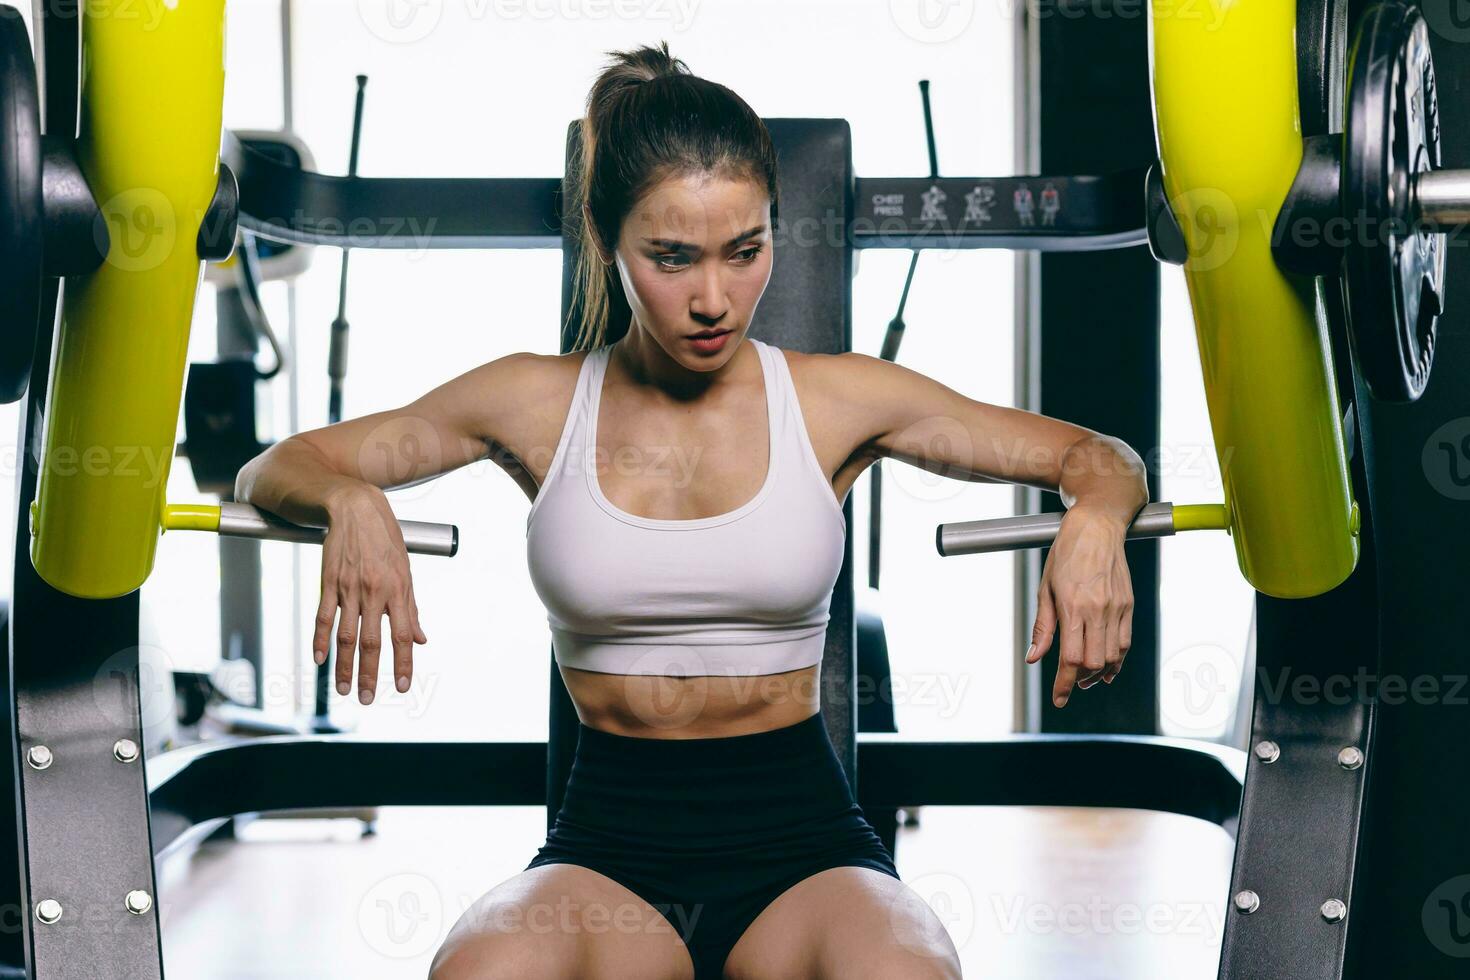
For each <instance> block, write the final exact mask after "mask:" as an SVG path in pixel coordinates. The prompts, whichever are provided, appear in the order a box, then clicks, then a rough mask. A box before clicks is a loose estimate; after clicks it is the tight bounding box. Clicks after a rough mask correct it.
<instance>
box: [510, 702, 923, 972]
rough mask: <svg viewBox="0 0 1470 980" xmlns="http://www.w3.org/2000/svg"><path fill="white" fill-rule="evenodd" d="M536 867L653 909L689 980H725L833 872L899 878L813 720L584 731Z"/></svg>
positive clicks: (819, 719) (823, 733)
mask: <svg viewBox="0 0 1470 980" xmlns="http://www.w3.org/2000/svg"><path fill="white" fill-rule="evenodd" d="M543 864H575V865H580V866H582V867H585V868H590V869H592V870H593V871H596V872H598V873H600V874H603V875H606V876H607V877H609V878H611V879H613V880H614V881H616V882H618V883H619V884H621V885H623V886H625V887H626V888H628V889H630V890H631V891H633V892H634V893H635V894H637V895H638V896H639V897H640V898H642V899H643V900H644V901H646V902H648V903H649V904H650V905H652V906H653V907H654V908H656V909H658V910H659V912H660V913H662V914H663V916H664V918H665V919H667V920H668V922H669V924H670V925H672V926H673V928H674V931H675V932H676V933H677V934H678V935H679V936H680V937H681V938H682V939H683V940H684V944H685V945H686V946H687V947H688V949H689V953H690V956H691V958H692V959H693V960H694V976H695V980H719V978H720V976H721V973H722V971H723V968H724V964H725V958H726V957H727V956H728V955H729V953H730V950H731V949H732V948H734V946H735V944H736V942H738V941H739V939H740V936H741V934H742V933H744V932H745V929H746V927H747V926H749V925H750V923H751V922H753V921H754V920H755V918H756V916H758V915H759V914H760V913H761V910H762V909H764V908H765V907H766V906H767V905H769V904H770V903H771V902H772V901H773V900H774V899H775V898H776V897H777V896H779V895H780V894H781V893H782V892H783V891H785V890H786V889H787V888H790V887H791V886H792V885H794V884H796V883H797V882H799V881H801V880H802V879H803V878H807V877H809V876H811V875H814V874H816V873H817V872H819V871H824V870H826V869H828V868H839V867H861V868H872V869H873V870H875V871H879V872H882V873H883V874H886V875H891V876H892V877H894V878H897V877H898V870H897V869H896V868H895V867H894V864H893V858H892V856H891V855H890V854H889V853H888V849H887V848H886V847H884V846H883V841H882V839H881V838H879V837H878V834H877V833H876V832H875V831H874V830H873V828H872V826H871V825H870V824H869V823H868V821H867V819H866V818H865V817H864V816H863V812H862V809H861V808H860V807H859V806H858V804H857V801H856V800H855V799H854V798H853V794H852V789H851V788H850V787H849V785H848V782H847V777H846V775H845V774H844V773H843V770H842V766H841V764H840V763H839V762H838V761H837V754H836V753H835V752H834V751H833V750H832V743H831V741H830V740H829V739H828V737H827V730H826V728H824V727H823V725H822V717H821V715H820V714H814V715H812V716H811V717H809V718H807V719H806V720H804V721H800V722H797V723H796V724H795V725H790V726H788V727H786V728H777V729H772V730H770V731H765V732H756V733H755V734H751V735H734V736H730V737H728V738H695V739H663V738H635V737H632V736H628V735H614V734H611V733H608V732H604V731H601V730H599V729H594V728H588V727H587V726H585V725H579V726H578V740H577V751H576V756H575V759H574V761H573V763H572V772H571V776H570V778H569V779H568V781H567V790H566V798H565V800H564V801H563V803H562V807H561V810H560V812H559V813H558V814H557V817H556V821H555V822H554V824H553V826H552V829H551V833H550V834H549V835H548V836H547V838H546V843H545V845H544V846H542V848H541V849H540V850H539V851H537V852H536V857H535V858H534V859H532V861H531V863H530V864H529V865H527V870H529V869H530V868H536V867H540V866H541V865H543Z"/></svg>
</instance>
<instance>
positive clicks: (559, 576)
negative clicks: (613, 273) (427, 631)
mask: <svg viewBox="0 0 1470 980" xmlns="http://www.w3.org/2000/svg"><path fill="white" fill-rule="evenodd" d="M747 341H748V342H749V343H751V344H753V345H754V346H755V349H756V351H757V352H758V353H759V354H760V361H761V372H762V374H763V375H764V378H765V391H766V410H767V421H768V422H769V424H770V442H769V445H770V454H769V455H770V462H769V465H768V468H767V471H766V480H765V483H764V484H763V485H762V486H761V488H760V490H758V491H757V492H756V494H755V496H754V497H752V498H750V500H748V501H746V502H745V503H744V504H743V505H741V506H740V507H738V508H736V509H735V510H732V511H729V512H727V513H724V514H717V515H715V516H713V517H700V518H695V519H692V520H655V519H652V518H647V517H638V516H636V515H634V514H629V513H627V512H626V511H623V510H620V509H618V508H617V507H616V506H614V505H613V504H612V502H611V501H609V500H608V499H607V497H605V496H604V495H603V493H602V488H601V486H600V485H599V483H598V480H597V469H596V465H595V462H596V458H597V457H596V455H595V452H594V450H595V447H596V445H597V415H598V408H599V406H600V405H601V402H602V385H603V378H604V376H605V375H606V372H607V361H608V357H609V355H610V353H611V350H612V348H611V345H608V346H604V347H600V348H598V349H596V350H593V351H590V352H589V353H588V354H587V357H586V358H585V359H584V360H583V362H582V369H581V373H580V374H579V375H578V377H577V388H576V391H575V393H574V394H573V396H572V404H571V409H570V411H569V412H568V414H567V420H566V423H565V425H564V426H563V428H562V433H561V440H560V442H559V443H558V444H557V447H556V455H555V456H554V457H553V458H552V461H551V466H550V467H549V468H548V470H547V474H546V480H545V482H544V483H543V484H542V486H541V489H540V491H539V493H538V494H537V495H536V500H535V502H534V503H533V504H532V506H531V512H530V514H528V515H527V516H526V560H527V563H528V565H529V566H530V572H531V581H532V584H533V585H534V586H535V589H536V592H537V594H538V595H539V596H540V597H541V601H542V602H543V603H544V604H545V606H546V610H547V614H548V615H547V622H548V623H549V624H550V626H551V636H552V647H553V649H554V650H555V653H556V660H557V663H559V664H562V665H563V666H567V667H574V668H577V669H580V670H592V671H600V672H602V673H610V674H660V675H666V676H677V677H695V676H705V675H718V676H751V675H757V674H776V673H782V672H784V671H788V670H796V669H798V668H801V667H809V666H812V665H813V664H817V663H820V662H821V660H822V647H823V644H824V641H825V638H826V632H827V620H828V607H829V606H830V604H831V601H832V589H833V586H834V585H835V584H836V582H837V575H838V573H839V571H840V570H841V568H842V558H843V551H844V545H845V543H846V535H847V521H846V518H845V517H844V516H843V513H842V508H841V507H840V506H838V503H837V499H836V496H835V495H834V494H833V492H832V485H831V482H830V481H829V480H828V479H827V477H826V475H825V474H824V473H823V472H822V469H821V466H820V465H819V464H818V462H817V457H816V453H815V452H813V450H812V445H811V441H810V439H809V438H808V436H807V430H806V423H805V422H804V421H803V419H802V415H801V406H800V405H799V404H798V402H797V398H796V389H795V387H794V386H793V384H792V382H791V374H790V371H789V370H788V368H787V364H786V356H785V355H784V354H782V353H781V351H780V350H779V349H778V348H776V347H772V346H771V345H769V344H765V343H762V342H761V341H758V340H755V339H754V338H747Z"/></svg>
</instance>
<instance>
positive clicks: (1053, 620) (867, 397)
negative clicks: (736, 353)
mask: <svg viewBox="0 0 1470 980" xmlns="http://www.w3.org/2000/svg"><path fill="white" fill-rule="evenodd" d="M827 361H828V364H829V365H830V366H831V367H832V368H835V370H831V371H828V372H823V373H825V374H827V380H828V385H826V386H824V387H827V388H828V391H829V392H830V393H834V394H835V393H839V392H846V393H848V396H847V397H846V398H844V399H843V400H844V401H846V402H847V403H848V406H849V409H850V414H849V415H848V424H850V425H852V426H854V429H853V430H852V431H853V432H854V433H855V434H856V436H857V438H858V439H859V440H860V443H859V446H858V449H857V450H856V451H857V453H858V454H859V455H864V456H868V457H871V458H873V459H875V460H876V459H882V458H889V459H897V460H901V461H902V462H905V463H910V464H912V465H914V466H918V467H922V468H923V469H925V470H928V471H930V472H933V473H937V474H939V475H941V476H946V477H950V478H953V479H957V480H967V481H971V482H988V483H1019V484H1023V485H1025V486H1031V487H1038V488H1040V489H1043V490H1051V491H1053V492H1055V493H1058V494H1060V495H1061V498H1062V503H1063V504H1065V505H1066V508H1067V511H1066V514H1065V515H1064V516H1063V518H1062V525H1061V529H1060V530H1059V531H1058V533H1057V537H1056V541H1055V542H1054V543H1053V544H1052V545H1051V550H1050V552H1049V554H1048V555H1047V560H1046V565H1045V567H1044V569H1043V570H1042V575H1041V588H1040V593H1039V595H1038V597H1037V598H1038V601H1037V615H1036V622H1035V625H1034V626H1033V627H1032V630H1031V641H1032V642H1031V646H1030V648H1029V649H1028V650H1027V651H1026V662H1027V663H1037V662H1038V661H1040V660H1041V658H1042V657H1043V656H1044V655H1045V654H1046V652H1047V651H1048V650H1049V649H1050V648H1051V645H1052V640H1053V638H1054V637H1055V636H1056V634H1057V633H1058V631H1060V633H1061V652H1060V657H1059V660H1058V663H1057V675H1056V682H1055V683H1054V685H1053V687H1052V700H1053V702H1054V703H1055V704H1056V706H1057V707H1059V708H1060V707H1062V706H1063V705H1065V704H1066V703H1067V698H1068V697H1069V696H1070V694H1071V691H1072V688H1073V687H1074V686H1080V687H1081V688H1082V689H1083V690H1086V689H1087V688H1089V687H1091V686H1092V685H1093V684H1096V683H1097V682H1098V681H1099V680H1101V681H1104V682H1106V683H1109V684H1111V683H1112V681H1113V678H1114V677H1116V676H1117V674H1118V671H1119V670H1121V669H1122V667H1123V659H1124V657H1125V656H1126V655H1127V653H1128V648H1129V646H1130V645H1131V644H1132V641H1133V635H1132V627H1133V583H1132V580H1131V578H1130V576H1129V573H1128V563H1127V560H1126V558H1125V557H1124V553H1123V541H1124V537H1125V535H1126V533H1127V529H1128V526H1129V525H1130V524H1132V523H1133V519H1134V518H1135V517H1136V516H1137V515H1138V511H1139V510H1140V509H1141V508H1142V507H1143V506H1144V504H1146V503H1148V483H1147V479H1146V477H1145V471H1144V466H1143V461H1142V460H1141V459H1140V458H1139V456H1138V454H1137V453H1136V452H1134V451H1133V450H1132V449H1131V448H1129V446H1128V445H1127V444H1126V443H1124V442H1123V441H1122V440H1119V439H1115V438H1113V437H1111V436H1105V435H1101V434H1099V433H1097V432H1094V431H1092V430H1091V429H1086V428H1083V427H1081V426H1077V425H1073V424H1071V423H1070V422H1063V421H1060V420H1058V419H1053V418H1048V417H1046V416H1044V415H1037V414H1036V413H1034V412H1027V411H1023V410H1021V409H1017V408H1008V407H1005V406H1000V405H990V404H986V403H985V402H979V401H975V400H974V399H972V398H967V397H965V396H964V395H962V394H960V393H959V392H957V391H955V390H953V389H952V388H948V387H946V386H945V385H943V384H940V383H939V382H938V381H935V380H934V379H932V378H929V377H926V376H924V375H922V374H919V373H918V372H916V371H912V370H910V369H908V368H906V367H903V366H902V365H899V364H893V363H890V362H888V361H884V360H880V359H879V358H876V357H869V356H868V355H866V354H856V353H850V354H839V355H836V356H834V357H832V358H830V359H827ZM853 392H862V397H861V398H853V397H851V393H853Z"/></svg>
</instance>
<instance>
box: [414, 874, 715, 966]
mask: <svg viewBox="0 0 1470 980" xmlns="http://www.w3.org/2000/svg"><path fill="white" fill-rule="evenodd" d="M693 976H694V967H693V965H692V963H691V961H690V958H689V953H688V952H687V951H686V950H685V948H684V943H683V940H681V939H680V938H679V934H678V933H677V932H675V931H674V928H673V926H672V925H670V924H669V921H668V920H667V919H665V918H664V916H663V915H662V914H660V913H659V911H658V910H657V909H655V908H654V907H653V906H652V905H649V904H648V903H647V902H645V901H644V900H643V899H641V898H639V897H638V896H637V895H636V894H634V893H633V892H632V891H630V890H629V889H628V888H626V887H624V886H622V885H620V884H618V883H617V882H615V881H613V880H612V879H611V878H608V877H607V876H606V875H602V874H599V873H598V872H596V871H592V870H590V869H588V868H584V867H581V866H580V865H574V864H548V865H542V866H540V867H536V868H531V869H530V870H528V871H522V872H521V873H520V874H518V875H516V876H515V877H514V878H510V879H508V880H506V881H504V882H501V883H500V884H499V885H497V886H495V887H494V888H492V889H491V890H490V891H489V892H487V893H486V894H485V895H484V896H482V897H481V898H480V899H479V900H478V901H476V902H475V904H473V905H472V906H470V907H469V908H468V909H466V910H465V913H464V914H463V915H462V916H460V918H459V921H458V922H456V923H455V924H454V928H452V929H450V930H449V935H448V936H447V937H446V938H445V940H444V945H443V946H441V947H440V948H439V952H438V953H437V954H436V955H435V957H434V963H433V965H432V966H431V967H430V970H429V980H501V978H511V977H514V978H516V980H573V978H575V980H691V978H692V977H693Z"/></svg>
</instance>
